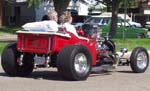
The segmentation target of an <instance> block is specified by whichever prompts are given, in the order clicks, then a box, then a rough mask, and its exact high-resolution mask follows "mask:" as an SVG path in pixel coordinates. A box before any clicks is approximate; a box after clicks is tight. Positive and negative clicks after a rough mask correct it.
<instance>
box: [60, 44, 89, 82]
mask: <svg viewBox="0 0 150 91" xmlns="http://www.w3.org/2000/svg"><path fill="white" fill-rule="evenodd" d="M91 67H92V57H91V54H90V52H89V50H88V49H87V48H86V47H85V46H81V45H71V46H66V47H64V48H63V49H62V51H61V52H60V53H59V54H58V59H57V68H58V71H59V72H60V74H61V75H62V76H63V77H64V78H65V79H67V80H75V81H79V80H86V79H87V77H88V76H89V74H90V72H91Z"/></svg>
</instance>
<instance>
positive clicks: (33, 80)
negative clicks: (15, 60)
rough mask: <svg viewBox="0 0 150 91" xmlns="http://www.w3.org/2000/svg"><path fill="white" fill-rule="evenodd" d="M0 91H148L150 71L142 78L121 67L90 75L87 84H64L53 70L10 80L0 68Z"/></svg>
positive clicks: (43, 69) (45, 69) (38, 71)
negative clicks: (114, 70)
mask: <svg viewBox="0 0 150 91" xmlns="http://www.w3.org/2000/svg"><path fill="white" fill-rule="evenodd" d="M0 91H150V67H149V68H148V70H147V71H146V72H145V73H142V74H136V73H132V71H131V69H130V67H126V66H124V67H119V68H118V69H117V71H116V72H113V71H112V72H105V73H103V72H99V73H92V74H90V76H89V77H88V79H87V80H86V81H65V80H63V79H62V78H61V77H60V75H59V74H58V73H57V69H55V68H42V69H36V70H34V72H33V73H32V74H31V75H30V76H29V77H9V76H7V75H6V74H5V73H4V72H3V70H2V68H1V66H0Z"/></svg>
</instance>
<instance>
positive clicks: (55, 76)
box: [0, 71, 65, 81]
mask: <svg viewBox="0 0 150 91" xmlns="http://www.w3.org/2000/svg"><path fill="white" fill-rule="evenodd" d="M0 76H5V77H11V76H9V75H7V74H6V73H0ZM12 78H13V77H12ZM21 78H31V79H37V80H40V79H46V80H56V81H65V80H64V79H62V77H61V75H60V74H59V73H58V72H57V71H34V72H32V73H31V74H30V75H29V76H27V77H21Z"/></svg>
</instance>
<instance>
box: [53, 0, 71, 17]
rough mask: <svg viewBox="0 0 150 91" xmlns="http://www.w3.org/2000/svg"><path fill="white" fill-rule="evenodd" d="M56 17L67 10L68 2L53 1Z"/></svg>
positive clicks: (64, 0)
mask: <svg viewBox="0 0 150 91" xmlns="http://www.w3.org/2000/svg"><path fill="white" fill-rule="evenodd" d="M53 2H54V7H55V10H56V11H57V13H58V17H59V16H60V15H61V14H62V13H63V12H64V11H65V10H66V9H67V7H68V5H69V2H70V0H53Z"/></svg>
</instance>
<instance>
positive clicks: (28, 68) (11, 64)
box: [1, 43, 34, 76]
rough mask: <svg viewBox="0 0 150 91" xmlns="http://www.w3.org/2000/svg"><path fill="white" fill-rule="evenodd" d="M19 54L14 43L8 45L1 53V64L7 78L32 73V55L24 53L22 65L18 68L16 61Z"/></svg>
mask: <svg viewBox="0 0 150 91" xmlns="http://www.w3.org/2000/svg"><path fill="white" fill-rule="evenodd" d="M20 55H21V53H20V52H18V51H17V49H16V43H13V44H9V45H8V46H7V47H6V48H5V49H4V51H3V53H2V57H1V64H2V68H3V69H4V71H5V72H6V73H7V74H8V75H9V76H27V75H29V74H30V73H31V72H32V71H33V67H34V63H33V55H32V54H29V53H24V57H23V65H22V66H19V65H18V63H17V60H18V59H19V57H20Z"/></svg>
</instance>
